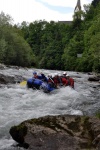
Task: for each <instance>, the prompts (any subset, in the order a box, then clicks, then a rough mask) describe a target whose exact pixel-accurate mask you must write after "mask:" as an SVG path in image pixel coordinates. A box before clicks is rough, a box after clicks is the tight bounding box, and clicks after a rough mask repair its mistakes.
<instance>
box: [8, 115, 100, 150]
mask: <svg viewBox="0 0 100 150" xmlns="http://www.w3.org/2000/svg"><path fill="white" fill-rule="evenodd" d="M9 132H10V135H11V136H12V138H13V139H14V140H15V141H16V142H18V143H19V146H22V147H24V148H26V149H27V148H28V150H88V149H91V150H99V149H100V119H97V118H92V117H88V116H75V115H73V116H71V115H58V116H46V117H40V118H37V119H30V120H27V121H24V122H22V123H21V124H19V125H18V126H13V127H11V129H10V131H9Z"/></svg>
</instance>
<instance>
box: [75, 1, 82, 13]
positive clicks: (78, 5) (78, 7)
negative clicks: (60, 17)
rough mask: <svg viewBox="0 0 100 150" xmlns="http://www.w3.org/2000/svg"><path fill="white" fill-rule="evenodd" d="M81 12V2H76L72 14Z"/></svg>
mask: <svg viewBox="0 0 100 150" xmlns="http://www.w3.org/2000/svg"><path fill="white" fill-rule="evenodd" d="M80 10H81V2H80V0H77V4H76V7H75V9H74V12H78V11H80Z"/></svg>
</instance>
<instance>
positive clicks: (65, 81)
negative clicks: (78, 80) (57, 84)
mask: <svg viewBox="0 0 100 150" xmlns="http://www.w3.org/2000/svg"><path fill="white" fill-rule="evenodd" d="M61 80H62V83H63V85H65V86H68V85H69V82H68V80H67V79H66V78H65V77H62V78H61Z"/></svg>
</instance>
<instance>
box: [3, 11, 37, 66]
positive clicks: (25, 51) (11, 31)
mask: <svg viewBox="0 0 100 150" xmlns="http://www.w3.org/2000/svg"><path fill="white" fill-rule="evenodd" d="M0 22H1V24H0V33H1V34H0V62H1V63H5V64H8V65H17V66H31V64H32V63H33V61H35V60H34V54H33V53H32V50H31V48H30V46H29V44H28V43H27V42H26V41H25V40H24V38H23V37H22V36H20V35H19V34H18V33H17V32H15V31H17V29H16V30H15V28H14V27H12V25H11V24H10V23H9V22H10V17H9V16H5V15H4V13H1V14H0ZM18 32H19V31H18Z"/></svg>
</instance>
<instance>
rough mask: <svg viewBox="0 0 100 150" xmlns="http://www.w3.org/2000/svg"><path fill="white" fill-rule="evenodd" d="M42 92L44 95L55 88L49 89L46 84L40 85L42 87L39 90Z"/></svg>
mask: <svg viewBox="0 0 100 150" xmlns="http://www.w3.org/2000/svg"><path fill="white" fill-rule="evenodd" d="M41 89H42V90H43V92H45V93H49V92H51V91H53V90H54V89H55V88H53V87H51V85H50V84H47V83H44V82H43V83H42V85H41V86H40V90H41Z"/></svg>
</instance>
